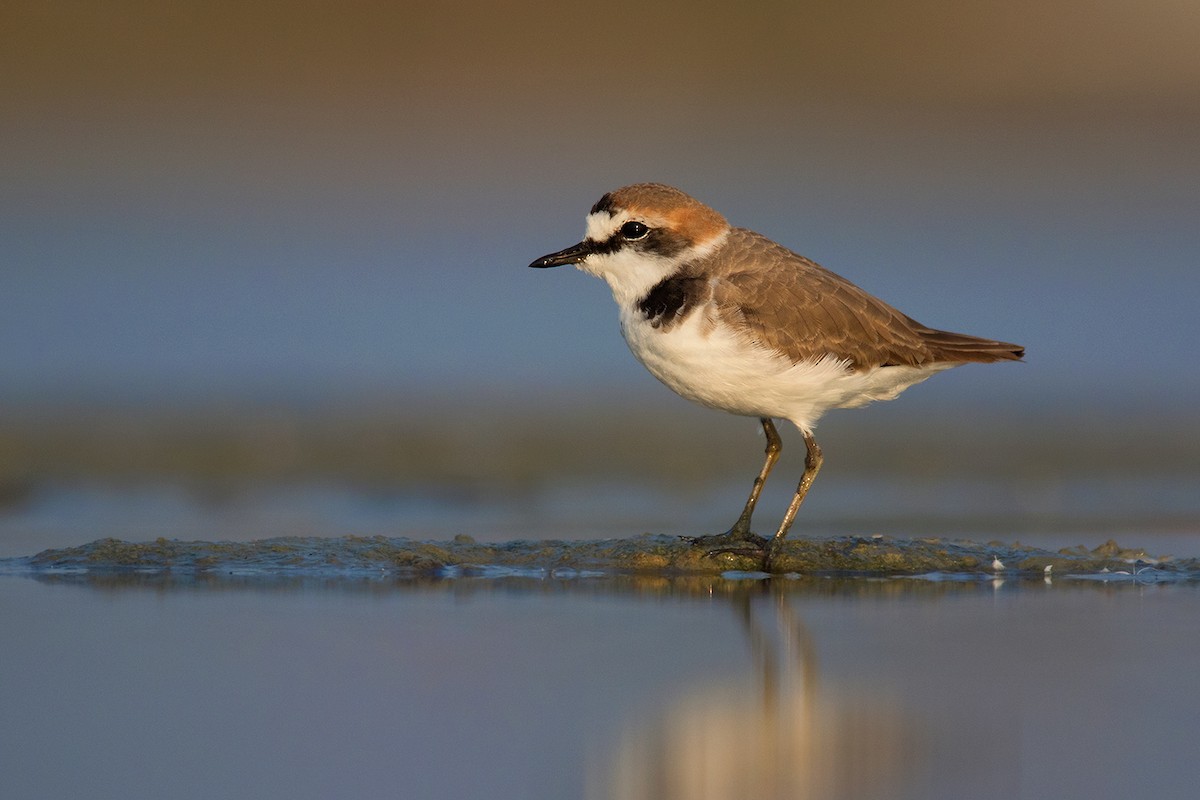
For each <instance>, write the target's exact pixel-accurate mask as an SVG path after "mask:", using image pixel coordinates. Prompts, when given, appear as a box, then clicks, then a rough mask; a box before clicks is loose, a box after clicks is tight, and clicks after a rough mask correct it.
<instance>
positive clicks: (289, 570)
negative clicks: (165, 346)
mask: <svg viewBox="0 0 1200 800" xmlns="http://www.w3.org/2000/svg"><path fill="white" fill-rule="evenodd" d="M776 566H777V570H776V572H778V573H783V574H792V575H796V574H800V575H823V576H871V577H876V578H885V577H898V576H915V577H923V578H926V579H931V580H953V579H958V580H970V579H973V578H979V577H986V578H993V579H994V578H1004V577H1014V578H1015V577H1027V578H1028V577H1035V578H1041V579H1052V578H1063V579H1088V580H1103V581H1122V580H1127V581H1138V582H1159V581H1194V580H1198V579H1200V559H1197V558H1171V557H1156V556H1153V555H1151V554H1149V553H1147V552H1146V551H1145V550H1143V549H1140V548H1122V547H1121V546H1119V545H1118V544H1116V543H1115V542H1113V541H1109V542H1108V543H1106V544H1104V545H1101V546H1099V547H1096V548H1093V549H1090V550H1089V549H1086V548H1084V547H1076V548H1066V549H1062V550H1058V551H1049V550H1044V549H1040V548H1035V547H1026V546H1022V545H1020V544H1004V543H1000V542H988V543H976V542H970V541H953V540H943V539H936V538H930V539H897V538H891V537H886V536H872V537H859V536H844V537H833V538H823V539H805V538H798V539H792V540H788V541H787V542H786V544H785V547H784V549H783V551H782V553H781V555H780V556H779V558H778V559H777V562H776ZM756 570H757V563H756V560H755V559H752V558H750V557H747V556H742V555H737V554H733V553H723V554H717V555H711V554H708V553H706V552H705V551H704V549H703V548H697V547H695V546H693V545H691V544H690V543H688V542H687V541H685V540H683V539H680V538H679V537H671V536H654V535H649V534H647V535H643V536H639V537H634V538H627V539H605V540H592V541H558V540H545V541H540V540H519V541H512V542H500V543H494V542H493V543H480V542H476V541H475V540H474V539H472V538H471V537H469V536H458V537H455V538H454V539H453V540H450V541H443V542H435V541H415V540H412V539H407V538H388V537H383V536H375V537H361V536H347V537H339V538H321V537H281V538H272V539H262V540H257V541H251V542H206V541H190V542H189V541H178V540H169V539H157V540H154V541H150V542H126V541H122V540H118V539H101V540H97V541H94V542H91V543H89V544H86V545H82V546H79V547H70V548H63V549H53V550H45V551H43V552H41V553H38V554H37V555H34V556H30V557H27V558H16V559H0V572H10V573H33V574H59V575H62V574H80V573H95V574H104V573H108V574H111V573H119V572H122V571H131V572H137V573H141V574H147V573H167V574H172V575H177V576H178V575H194V576H197V577H203V578H208V579H220V578H221V577H223V576H238V577H241V578H246V577H251V576H258V577H262V578H270V577H286V576H305V575H310V576H318V577H324V578H330V577H336V576H339V575H340V576H346V577H363V576H370V577H389V576H390V577H397V578H406V577H416V576H425V577H429V576H433V577H439V578H452V577H459V576H466V577H488V576H491V577H502V576H516V575H520V576H525V577H538V576H550V577H559V578H562V577H595V576H601V575H621V574H642V575H662V576H676V575H727V576H728V575H736V576H742V577H751V576H755V575H757V576H762V577H765V575H763V574H762V573H758V572H756Z"/></svg>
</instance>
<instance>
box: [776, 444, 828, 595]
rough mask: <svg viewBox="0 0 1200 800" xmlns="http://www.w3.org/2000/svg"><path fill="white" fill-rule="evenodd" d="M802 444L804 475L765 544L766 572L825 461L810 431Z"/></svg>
mask: <svg viewBox="0 0 1200 800" xmlns="http://www.w3.org/2000/svg"><path fill="white" fill-rule="evenodd" d="M804 446H805V447H806V448H808V452H807V454H806V455H805V456H804V475H802V476H801V477H800V484H799V485H798V486H797V487H796V495H795V496H794V497H793V498H792V502H791V504H790V505H788V510H787V513H786V514H784V515H783V522H781V523H779V530H777V531H775V536H774V537H773V538H772V539H771V541H770V543H769V544H768V545H767V549H766V554H765V557H764V559H763V569H764V570H765V571H767V572H770V570H771V562H772V561H774V559H775V556H776V555H778V554H779V549H780V548H781V547H782V546H783V539H784V537H785V536H787V532H788V528H790V527H792V522H794V521H795V519H796V512H797V511H799V510H800V504H801V503H803V502H804V497H805V495H807V494H808V490H809V489H810V488H811V487H812V484H813V480H815V479H816V477H817V472H819V471H820V469H821V464H823V463H824V461H825V456H824V455H823V454H822V453H821V446H820V445H819V444H817V440H816V439H814V438H813V435H812V434H811V433H807V432H805V433H804Z"/></svg>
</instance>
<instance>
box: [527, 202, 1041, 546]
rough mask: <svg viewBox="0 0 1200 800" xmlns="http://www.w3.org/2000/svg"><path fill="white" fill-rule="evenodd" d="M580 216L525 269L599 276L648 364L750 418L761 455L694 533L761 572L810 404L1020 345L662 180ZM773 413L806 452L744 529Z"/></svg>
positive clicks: (806, 483) (861, 398)
mask: <svg viewBox="0 0 1200 800" xmlns="http://www.w3.org/2000/svg"><path fill="white" fill-rule="evenodd" d="M586 226H587V227H586V231H585V234H584V238H583V241H581V242H579V243H578V244H574V245H571V246H570V247H568V248H566V249H565V250H559V251H558V252H556V253H551V254H550V255H546V256H542V257H541V258H539V259H537V260H536V261H534V262H533V263H532V264H530V265H529V266H531V267H538V268H543V267H558V266H562V265H566V264H572V265H574V266H576V267H577V268H579V269H580V270H582V271H583V272H586V273H589V274H591V275H595V276H597V277H600V278H603V279H604V280H605V281H606V282H607V283H608V285H609V288H610V289H612V295H613V299H614V300H615V301H616V303H617V307H618V308H619V309H620V322H621V333H622V334H623V335H624V337H625V341H626V342H627V343H628V345H629V349H630V350H632V351H633V354H634V356H636V357H637V359H638V360H639V361H640V362H642V364H643V365H644V366H645V367H646V369H648V370H649V371H650V372H651V374H653V375H654V376H655V377H656V378H658V379H659V380H660V381H662V382H663V383H665V384H666V385H667V386H668V387H670V388H671V389H673V390H674V391H675V392H676V393H678V394H680V395H681V396H683V397H685V398H687V399H688V400H692V401H695V402H697V403H700V404H701V405H704V406H708V407H710V408H715V409H719V410H721V411H727V412H729V413H732V414H739V415H742V416H748V417H757V418H758V419H759V421H760V422H761V424H762V428H763V431H764V432H765V433H766V437H767V447H766V460H765V461H764V463H763V466H762V469H761V470H760V472H759V475H758V477H757V478H755V480H754V485H753V487H752V488H751V490H750V496H749V498H748V499H747V500H746V505H745V507H744V508H743V509H742V513H741V515H740V516H739V517H738V518H737V521H736V522H734V524H733V526H732V527H731V528H730V529H729V530H728V531H726V532H725V533H723V534H718V535H715V536H702V537H696V538H694V539H692V541H693V542H695V543H697V544H699V545H701V546H704V547H707V548H709V549H710V552H713V553H716V552H736V553H746V554H751V553H752V554H757V555H759V556H760V557H761V559H762V565H763V568H764V569H767V570H769V569H770V568H771V565H772V561H773V560H774V558H775V556H776V555H777V554H778V552H779V548H780V546H781V544H782V542H783V540H784V537H786V536H787V532H788V529H789V528H790V527H791V525H792V522H793V521H794V520H795V518H796V513H797V512H798V511H799V509H800V504H801V503H803V502H804V498H805V496H806V495H807V494H808V490H809V487H811V486H812V483H813V479H814V478H816V476H817V472H818V470H820V468H821V464H822V461H823V455H822V452H821V448H820V446H819V445H818V444H817V441H816V439H815V438H813V429H814V427H815V426H816V423H817V420H818V419H819V418H820V417H821V415H822V414H824V413H825V412H826V411H827V410H829V409H831V408H856V407H858V406H863V405H866V404H867V403H870V402H872V401H875V400H891V399H893V398H895V397H896V396H897V395H898V394H900V392H902V391H904V390H905V389H907V388H908V387H909V386H912V385H913V384H915V383H919V382H921V381H923V380H925V379H926V378H928V377H930V376H931V375H933V374H934V373H937V372H941V371H942V370H945V369H949V368H951V367H957V366H959V365H960V364H965V363H967V362H983V363H988V362H992V361H1019V360H1021V358H1022V357H1023V356H1024V353H1025V349H1024V348H1023V347H1021V346H1020V345H1015V344H1010V343H1008V342H1000V341H995V340H992V339H981V338H977V337H975V336H967V335H964V334H960V333H949V332H947V331H941V330H936V329H934V328H929V327H927V326H925V325H922V324H921V323H919V322H917V321H916V320H914V319H912V318H911V317H908V316H906V315H905V314H902V313H901V312H900V311H897V310H896V309H895V308H893V307H892V306H890V305H888V304H887V303H885V302H883V301H882V300H880V299H878V298H877V297H873V296H872V295H870V294H868V293H867V292H865V291H863V290H862V289H860V288H859V287H858V286H855V285H854V284H853V283H851V282H850V281H848V280H846V279H845V278H843V277H841V276H840V275H837V274H835V273H833V272H830V271H829V270H827V269H825V268H824V267H821V266H820V265H818V264H817V263H815V262H813V261H810V260H809V259H807V258H805V257H804V256H801V255H799V254H797V253H794V252H792V251H791V250H789V249H787V248H786V247H784V246H782V245H780V244H777V243H775V242H773V241H772V240H770V239H768V238H767V237H765V236H762V235H761V234H758V233H755V232H754V231H751V230H747V229H746V228H735V227H731V226H730V224H729V223H728V222H727V221H726V220H725V217H723V216H722V215H721V214H720V213H718V212H717V211H715V210H713V209H712V208H709V207H708V206H706V205H705V204H703V203H701V202H700V201H699V200H696V199H695V198H693V197H691V196H689V195H687V194H685V193H684V192H682V191H680V190H679V189H675V188H673V187H670V186H665V185H663V184H659V183H639V184H634V185H631V186H626V187H624V188H621V189H617V190H616V191H612V192H608V193H607V194H605V195H604V196H603V197H601V198H600V200H599V201H597V202H596V204H595V205H593V206H592V208H591V211H590V212H589V213H588V215H587V220H586ZM775 419H782V420H787V421H789V422H791V423H792V424H793V425H795V426H796V427H797V428H798V429H799V430H800V433H801V435H802V436H803V437H804V444H805V448H806V455H805V460H804V473H803V475H802V477H801V478H800V482H799V484H798V485H797V487H796V492H795V494H794V495H793V497H792V500H791V503H790V504H789V505H788V509H787V512H786V513H785V514H784V517H783V520H782V521H781V522H780V524H779V527H778V528H777V529H776V532H775V535H774V536H773V537H772V538H771V539H770V540H766V539H763V538H762V537H759V536H757V535H755V534H753V533H752V532H751V530H750V519H751V516H752V515H753V513H754V506H755V504H756V503H757V502H758V498H759V494H760V493H761V492H762V487H763V484H764V483H765V482H766V480H767V477H768V476H769V475H770V473H771V468H772V467H774V466H775V462H776V461H778V459H779V454H780V452H781V451H782V449H783V443H782V440H781V439H780V437H779V433H778V431H776V429H775V423H774V422H773V420H775Z"/></svg>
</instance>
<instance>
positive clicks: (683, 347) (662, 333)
mask: <svg viewBox="0 0 1200 800" xmlns="http://www.w3.org/2000/svg"><path fill="white" fill-rule="evenodd" d="M621 332H622V334H624V336H625V341H626V342H627V343H628V345H629V349H630V350H632V351H633V354H634V355H635V356H636V357H637V359H638V360H639V361H641V362H642V364H644V365H645V367H646V369H648V370H650V373H651V374H652V375H654V377H656V378H658V379H659V380H660V381H662V382H663V383H665V384H666V385H667V386H669V387H670V388H671V389H672V390H674V391H675V392H677V393H678V394H680V395H681V396H683V397H685V398H687V399H688V400H692V401H694V402H697V403H700V404H701V405H705V406H708V407H710V408H716V409H720V410H722V411H728V412H729V413H731V414H741V415H745V416H751V417H773V418H777V419H786V420H789V421H791V422H792V423H794V424H795V425H796V426H797V427H799V428H800V429H801V430H804V431H810V432H811V430H812V429H813V427H814V426H815V425H816V422H817V420H818V419H819V418H820V417H821V415H822V414H824V413H825V411H827V410H828V409H830V408H853V407H856V406H861V405H866V404H867V403H870V402H871V401H873V400H890V399H892V398H894V397H896V395H898V394H900V392H902V391H904V389H906V388H908V387H909V386H912V385H913V384H914V383H919V382H920V381H923V380H925V379H926V378H928V377H929V376H930V375H932V374H934V373H935V372H938V371H940V370H942V369H946V368H948V367H949V366H952V365H949V364H936V365H931V366H929V367H923V368H918V367H882V368H877V369H872V370H862V371H851V370H849V369H848V368H847V363H846V362H845V361H842V360H840V359H838V358H836V357H834V356H826V357H823V358H820V359H814V360H807V361H802V362H800V363H798V364H793V363H792V362H791V361H790V360H789V359H788V358H786V357H785V356H783V355H781V354H779V353H776V352H774V351H772V350H768V349H766V348H764V347H762V346H760V345H757V344H755V343H753V342H751V341H750V340H749V339H747V338H745V337H744V336H742V335H740V334H739V333H738V332H737V331H736V330H733V329H732V328H731V327H730V326H729V325H726V324H722V323H721V322H720V321H719V320H718V319H717V317H716V310H715V308H713V307H712V306H703V307H700V308H697V309H695V310H694V311H693V312H692V313H691V314H689V315H688V316H687V317H686V318H685V319H684V321H683V322H681V323H679V324H677V325H675V326H673V327H670V329H669V330H664V329H662V328H656V327H654V326H652V325H651V324H650V323H649V322H647V321H646V319H645V317H644V316H643V315H642V314H641V313H640V312H639V311H638V310H637V309H636V308H635V307H634V306H632V305H628V304H623V305H622V306H621Z"/></svg>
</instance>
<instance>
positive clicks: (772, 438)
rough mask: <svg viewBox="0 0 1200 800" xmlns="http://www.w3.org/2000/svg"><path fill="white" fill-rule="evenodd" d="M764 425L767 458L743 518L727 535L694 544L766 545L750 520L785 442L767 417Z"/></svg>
mask: <svg viewBox="0 0 1200 800" xmlns="http://www.w3.org/2000/svg"><path fill="white" fill-rule="evenodd" d="M759 422H761V423H762V428H763V433H765V434H766V435H767V450H766V453H767V457H766V460H765V461H763V466H762V470H761V471H760V472H759V473H758V477H757V478H755V479H754V486H753V487H752V488H751V489H750V497H749V498H747V499H746V506H745V508H743V509H742V513H741V516H739V517H738V518H737V522H735V523H733V527H732V528H730V529H729V530H727V531H726V532H725V533H722V534H719V535H717V536H698V537H695V538H692V539H691V542H692V543H693V544H698V545H702V546H704V547H719V546H728V545H730V544H733V543H747V542H748V543H751V544H753V545H756V546H758V547H762V546H763V545H764V544H766V541H767V540H766V539H764V538H762V537H761V536H757V535H755V534H753V533H751V532H750V518H751V517H752V516H753V515H754V506H755V505H757V504H758V496H759V495H760V494H762V488H763V484H765V483H766V482H767V476H768V475H770V474H771V469H772V468H773V467H774V466H775V462H776V461H778V460H779V454H780V453H781V452H783V440H782V439H780V438H779V432H778V431H777V430H775V423H774V422H772V421H771V420H770V419H768V418H767V417H762V418H760V419H759Z"/></svg>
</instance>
